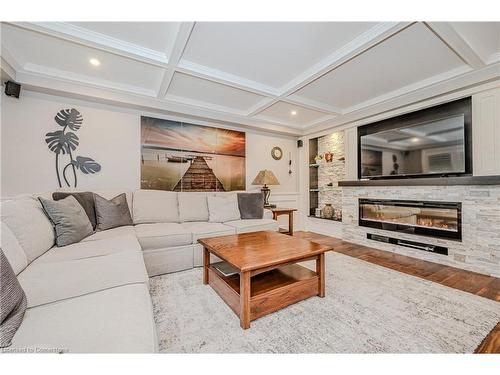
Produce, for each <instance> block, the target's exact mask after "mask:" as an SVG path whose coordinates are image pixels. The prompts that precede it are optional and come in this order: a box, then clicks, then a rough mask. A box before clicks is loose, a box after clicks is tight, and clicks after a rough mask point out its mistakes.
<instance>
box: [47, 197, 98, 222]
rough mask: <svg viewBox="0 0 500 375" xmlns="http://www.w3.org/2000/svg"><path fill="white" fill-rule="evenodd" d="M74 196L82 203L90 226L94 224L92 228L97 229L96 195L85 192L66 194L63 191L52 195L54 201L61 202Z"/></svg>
mask: <svg viewBox="0 0 500 375" xmlns="http://www.w3.org/2000/svg"><path fill="white" fill-rule="evenodd" d="M70 195H72V196H73V197H75V199H76V200H77V201H78V203H80V204H81V205H82V207H83V209H84V210H85V213H86V214H87V216H88V217H89V220H90V224H92V228H93V229H95V227H96V221H95V208H94V193H92V192H90V191H84V192H80V193H65V192H62V191H56V192H54V193H52V199H53V200H55V201H60V200H61V199H64V198H66V197H68V196H70Z"/></svg>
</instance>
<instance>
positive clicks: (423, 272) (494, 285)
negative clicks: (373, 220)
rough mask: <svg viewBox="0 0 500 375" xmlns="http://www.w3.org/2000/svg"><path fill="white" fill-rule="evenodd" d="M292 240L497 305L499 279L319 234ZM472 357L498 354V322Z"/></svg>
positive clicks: (499, 346) (499, 333)
mask: <svg viewBox="0 0 500 375" xmlns="http://www.w3.org/2000/svg"><path fill="white" fill-rule="evenodd" d="M294 236H297V237H301V238H306V239H308V240H310V241H314V242H318V243H320V244H324V245H329V246H332V247H333V249H334V251H335V252H338V253H341V254H345V255H348V256H351V257H354V258H357V259H361V260H364V261H366V262H370V263H373V264H377V265H379V266H382V267H386V268H390V269H393V270H396V271H399V272H402V273H406V274H408V275H412V276H416V277H420V278H422V279H425V280H429V281H433V282H436V283H439V284H442V285H445V286H448V287H450V288H454V289H458V290H461V291H464V292H467V293H472V294H475V295H477V296H481V297H484V298H488V299H491V300H494V301H499V302H500V278H496V277H492V276H487V275H482V274H479V273H476V272H471V271H466V270H462V269H460V268H455V267H450V266H446V265H443V264H438V263H433V262H429V261H426V260H421V259H416V258H412V257H408V256H405V255H401V254H396V253H392V252H389V251H383V250H378V249H374V248H370V247H367V246H361V245H357V244H353V243H349V242H346V241H343V240H341V239H339V238H335V237H329V236H325V235H322V234H318V233H313V232H304V231H299V232H295V233H294ZM475 353H500V322H499V323H498V324H497V325H496V327H495V328H494V329H493V330H492V331H491V332H490V333H489V334H488V336H486V337H485V338H484V340H483V342H482V343H481V345H479V347H478V348H477V349H476V351H475Z"/></svg>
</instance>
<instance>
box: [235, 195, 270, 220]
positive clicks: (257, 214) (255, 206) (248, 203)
mask: <svg viewBox="0 0 500 375" xmlns="http://www.w3.org/2000/svg"><path fill="white" fill-rule="evenodd" d="M238 207H239V208H240V214H241V218H242V219H262V218H263V217H264V196H263V195H262V193H238Z"/></svg>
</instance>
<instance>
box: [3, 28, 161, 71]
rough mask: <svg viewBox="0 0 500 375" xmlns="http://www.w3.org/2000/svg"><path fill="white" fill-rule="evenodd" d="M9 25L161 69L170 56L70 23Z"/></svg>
mask: <svg viewBox="0 0 500 375" xmlns="http://www.w3.org/2000/svg"><path fill="white" fill-rule="evenodd" d="M8 24H10V25H13V26H16V27H19V28H22V29H26V30H30V31H35V32H38V33H41V34H45V35H48V36H51V37H54V38H58V39H62V40H67V41H70V42H73V43H77V44H80V45H83V46H86V47H91V48H95V49H98V50H101V51H104V52H108V53H113V54H115V55H119V56H122V57H126V58H129V59H132V60H136V61H140V62H143V63H146V64H150V65H154V66H159V67H165V66H167V64H168V56H167V54H166V53H163V52H159V51H155V50H152V49H149V48H145V47H142V46H139V45H137V44H134V43H129V42H126V41H123V40H120V39H116V38H113V37H110V36H108V35H104V34H100V33H97V32H95V31H91V30H89V29H85V28H83V27H79V26H75V25H71V24H69V23H65V22H9V23H8Z"/></svg>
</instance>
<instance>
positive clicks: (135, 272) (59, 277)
mask: <svg viewBox="0 0 500 375" xmlns="http://www.w3.org/2000/svg"><path fill="white" fill-rule="evenodd" d="M49 252H50V251H49ZM49 252H48V253H49ZM48 253H47V254H48ZM41 258H43V256H42V257H40V258H39V259H41ZM18 279H19V283H20V284H21V286H22V288H23V289H24V292H25V293H26V296H27V298H28V307H34V306H39V305H43V304H46V303H51V302H56V301H61V300H64V299H68V298H74V297H78V296H82V295H84V294H89V293H94V292H97V291H101V290H105V289H109V288H114V287H117V286H121V285H127V284H134V283H147V282H148V277H147V273H146V268H145V266H144V260H143V258H142V254H141V253H137V252H121V253H115V254H110V255H100V256H92V257H88V258H81V259H69V260H60V261H40V260H38V259H37V260H36V261H35V262H33V263H31V264H30V266H29V267H28V268H26V269H25V270H24V271H23V272H21V273H20V274H19V276H18Z"/></svg>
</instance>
